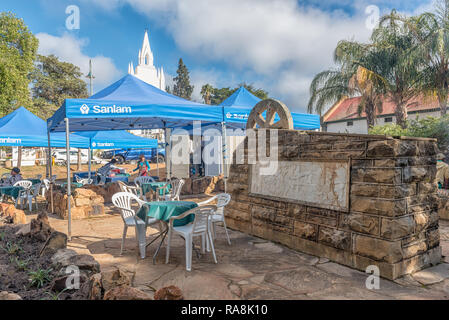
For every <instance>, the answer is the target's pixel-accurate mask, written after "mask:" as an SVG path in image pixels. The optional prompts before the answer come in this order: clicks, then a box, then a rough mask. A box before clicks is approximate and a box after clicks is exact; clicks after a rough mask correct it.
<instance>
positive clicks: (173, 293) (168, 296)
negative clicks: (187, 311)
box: [154, 286, 184, 300]
mask: <svg viewBox="0 0 449 320" xmlns="http://www.w3.org/2000/svg"><path fill="white" fill-rule="evenodd" d="M154 300H184V297H183V295H182V292H181V289H179V288H178V287H176V286H169V287H165V288H161V289H159V290H158V291H156V293H155V294H154Z"/></svg>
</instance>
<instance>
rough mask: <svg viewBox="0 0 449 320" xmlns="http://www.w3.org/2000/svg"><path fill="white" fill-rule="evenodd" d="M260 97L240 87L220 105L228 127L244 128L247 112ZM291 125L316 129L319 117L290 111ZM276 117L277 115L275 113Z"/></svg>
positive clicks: (303, 128)
mask: <svg viewBox="0 0 449 320" xmlns="http://www.w3.org/2000/svg"><path fill="white" fill-rule="evenodd" d="M260 101H261V99H259V98H258V97H256V96H255V95H253V94H252V93H251V92H249V91H248V90H247V89H246V88H245V87H240V88H239V89H238V90H237V91H235V92H234V93H233V94H232V95H231V96H230V97H229V98H227V99H226V100H224V101H223V102H222V103H221V104H220V106H221V107H223V115H224V121H225V122H226V124H227V126H229V127H240V128H244V127H245V126H246V122H247V120H248V117H249V114H250V113H251V110H252V109H253V108H254V106H255V105H256V104H257V103H259V102H260ZM291 114H292V118H293V126H294V128H295V129H296V130H316V129H319V128H320V117H319V116H318V115H315V114H306V113H297V112H292V113H291ZM276 117H277V115H276Z"/></svg>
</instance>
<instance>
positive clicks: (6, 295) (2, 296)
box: [0, 291, 22, 301]
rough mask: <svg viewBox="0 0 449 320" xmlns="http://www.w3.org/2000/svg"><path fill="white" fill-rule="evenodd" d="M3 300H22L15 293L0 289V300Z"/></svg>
mask: <svg viewBox="0 0 449 320" xmlns="http://www.w3.org/2000/svg"><path fill="white" fill-rule="evenodd" d="M3 300H22V297H21V296H19V295H18V294H15V293H11V292H8V291H1V292H0V301H3Z"/></svg>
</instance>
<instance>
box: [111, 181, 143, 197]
mask: <svg viewBox="0 0 449 320" xmlns="http://www.w3.org/2000/svg"><path fill="white" fill-rule="evenodd" d="M116 182H117V183H118V185H119V186H120V190H122V191H123V192H128V193H132V194H134V195H135V196H137V197H138V198H141V192H140V188H138V187H136V186H128V185H127V184H126V183H124V182H123V181H120V180H118V181H116Z"/></svg>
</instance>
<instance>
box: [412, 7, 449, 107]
mask: <svg viewBox="0 0 449 320" xmlns="http://www.w3.org/2000/svg"><path fill="white" fill-rule="evenodd" d="M408 22H409V24H410V29H411V30H412V31H413V35H414V36H415V37H416V39H417V41H418V44H419V45H418V46H417V55H418V57H419V58H420V59H421V60H422V61H423V62H425V64H424V67H423V69H422V70H421V72H420V78H419V83H418V85H419V89H421V90H422V91H423V93H424V95H425V96H427V97H430V98H431V99H435V98H436V99H437V100H438V103H439V106H440V110H441V115H442V116H444V115H445V114H446V113H447V104H448V96H449V0H439V1H438V2H437V3H436V13H428V12H427V13H424V14H422V15H419V16H417V17H412V18H410V19H408Z"/></svg>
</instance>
